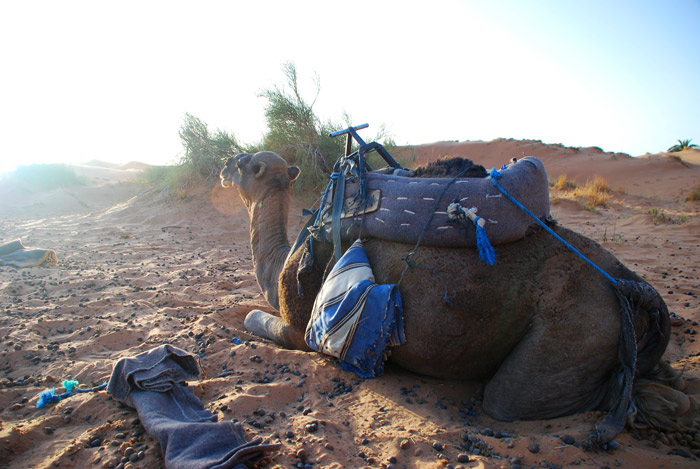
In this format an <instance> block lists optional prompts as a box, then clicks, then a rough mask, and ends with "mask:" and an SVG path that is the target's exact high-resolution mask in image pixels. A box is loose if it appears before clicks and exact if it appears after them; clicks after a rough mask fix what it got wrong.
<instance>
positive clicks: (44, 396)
mask: <svg viewBox="0 0 700 469" xmlns="http://www.w3.org/2000/svg"><path fill="white" fill-rule="evenodd" d="M66 382H67V381H64V383H66ZM76 382H77V381H76ZM67 383H68V384H69V386H68V387H66V392H64V393H63V394H56V388H51V389H47V390H46V391H44V392H42V393H41V394H40V395H39V400H38V401H37V403H36V408H37V409H41V408H42V407H44V406H45V405H46V404H49V403H54V404H55V403H57V402H61V401H62V400H63V399H65V398H67V397H71V396H74V395H76V394H79V393H83V392H97V391H101V390H103V389H104V388H106V387H107V383H102V384H100V385H99V386H95V387H92V388H88V389H80V388H76V385H74V384H73V383H74V382H72V381H68V382H67ZM64 386H65V385H64Z"/></svg>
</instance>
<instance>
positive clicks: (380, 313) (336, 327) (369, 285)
mask: <svg viewBox="0 0 700 469" xmlns="http://www.w3.org/2000/svg"><path fill="white" fill-rule="evenodd" d="M305 338H306V343H307V345H308V346H309V347H311V348H312V349H314V350H316V351H318V352H321V353H325V354H327V355H331V356H333V357H337V358H339V359H340V361H341V368H343V369H344V370H349V371H353V372H355V373H356V374H357V375H359V376H361V377H363V378H374V377H376V376H381V375H382V374H383V373H384V361H385V360H386V359H387V358H388V356H389V352H390V350H389V347H392V346H395V345H400V344H403V343H404V342H405V341H406V338H405V337H404V330H403V310H402V306H401V293H400V292H399V289H398V286H397V285H394V284H386V285H378V284H377V283H375V281H374V274H373V273H372V268H371V267H370V265H369V260H368V259H367V254H366V252H365V249H364V247H363V246H362V241H360V240H359V239H358V240H357V241H355V242H354V243H353V245H352V246H351V247H350V249H348V250H347V251H346V252H345V254H343V256H342V257H341V258H340V260H338V262H337V263H336V265H335V266H334V267H333V269H332V270H331V272H330V274H329V275H328V278H327V279H326V280H325V282H324V283H323V286H322V287H321V290H320V291H319V293H318V295H317V296H316V301H315V303H314V307H313V310H312V312H311V319H310V320H309V323H308V325H307V327H306V336H305Z"/></svg>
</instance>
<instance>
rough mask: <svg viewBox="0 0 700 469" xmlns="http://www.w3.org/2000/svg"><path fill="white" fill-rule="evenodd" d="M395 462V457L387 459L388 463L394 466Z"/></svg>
mask: <svg viewBox="0 0 700 469" xmlns="http://www.w3.org/2000/svg"><path fill="white" fill-rule="evenodd" d="M397 461H398V460H397V459H396V456H392V457H390V458H389V462H390V463H391V464H396V462H397Z"/></svg>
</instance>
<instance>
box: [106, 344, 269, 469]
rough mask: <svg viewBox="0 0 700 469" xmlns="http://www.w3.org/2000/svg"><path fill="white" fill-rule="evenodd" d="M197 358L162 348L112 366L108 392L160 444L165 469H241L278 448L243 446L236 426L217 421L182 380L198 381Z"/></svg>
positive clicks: (258, 442)
mask: <svg viewBox="0 0 700 469" xmlns="http://www.w3.org/2000/svg"><path fill="white" fill-rule="evenodd" d="M199 373H200V371H199V366H198V364H197V361H196V360H195V358H194V357H193V356H192V355H190V354H188V353H187V352H185V351H183V350H180V349H178V348H177V347H173V346H172V345H161V346H160V347H157V348H154V349H152V350H149V351H146V352H144V353H140V354H138V355H136V356H135V357H127V358H121V359H119V361H117V363H116V364H115V365H114V369H113V370H112V376H111V377H110V378H109V384H108V385H107V392H109V393H110V394H112V396H114V398H115V399H117V400H119V401H121V402H123V403H124V404H126V405H128V406H130V407H133V408H135V409H136V411H137V412H138V414H139V418H140V419H141V423H142V424H143V426H144V428H145V429H146V431H147V432H148V433H149V434H150V435H152V436H153V437H154V438H156V439H157V440H158V441H159V442H160V446H161V449H162V452H163V458H164V459H165V467H167V468H183V469H184V468H188V469H189V468H217V469H224V468H235V469H239V468H245V467H247V464H253V463H255V462H257V461H259V460H260V459H262V458H263V456H264V454H265V452H269V451H274V450H277V449H279V445H273V444H261V442H262V438H256V439H254V440H252V441H250V442H246V441H245V437H244V435H243V428H242V427H241V424H239V423H233V422H226V421H223V422H217V421H216V416H215V415H213V414H212V413H211V412H209V411H208V410H207V409H205V408H204V407H203V406H202V402H201V401H200V400H199V398H197V396H195V395H194V392H193V390H192V388H191V387H190V386H187V385H186V383H184V381H185V380H188V379H195V378H197V376H199Z"/></svg>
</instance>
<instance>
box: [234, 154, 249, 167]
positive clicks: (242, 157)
mask: <svg viewBox="0 0 700 469" xmlns="http://www.w3.org/2000/svg"><path fill="white" fill-rule="evenodd" d="M252 157H253V155H251V154H248V153H239V154H237V155H236V156H235V157H234V158H236V166H238V167H239V168H240V169H243V166H245V165H247V164H248V162H249V161H250V159H251V158H252Z"/></svg>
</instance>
